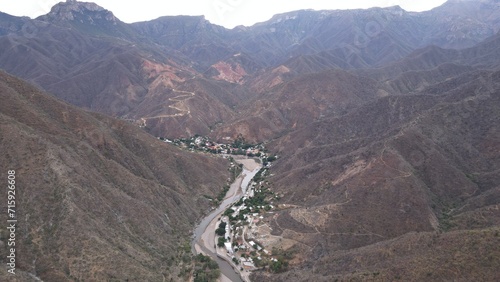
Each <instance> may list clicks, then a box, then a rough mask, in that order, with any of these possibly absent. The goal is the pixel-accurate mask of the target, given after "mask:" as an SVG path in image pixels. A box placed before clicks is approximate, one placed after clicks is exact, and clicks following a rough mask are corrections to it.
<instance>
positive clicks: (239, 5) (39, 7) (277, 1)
mask: <svg viewBox="0 0 500 282" xmlns="http://www.w3.org/2000/svg"><path fill="white" fill-rule="evenodd" d="M58 2H60V1H58V0H1V1H0V11H2V12H4V13H8V14H11V15H15V16H28V17H31V18H34V17H37V16H39V15H43V14H47V13H48V12H49V11H50V8H51V7H52V6H53V5H55V4H56V3H58ZM86 2H94V3H97V4H98V5H100V6H102V7H104V8H106V9H108V10H110V11H112V12H113V13H114V14H115V16H116V17H118V18H119V19H120V20H122V21H124V22H128V23H131V22H138V21H147V20H152V19H155V18H158V17H161V16H170V15H205V17H206V19H207V20H209V21H210V22H212V23H214V24H218V25H222V26H225V27H227V28H232V27H234V26H237V25H247V26H248V25H252V24H254V23H257V22H262V21H266V20H268V19H270V18H271V17H272V16H273V15H275V14H279V13H284V12H289V11H293V10H300V9H315V10H323V9H325V10H333V9H356V8H370V7H389V6H395V5H399V6H401V7H402V8H403V9H405V10H407V11H425V10H430V9H432V8H434V7H437V6H439V5H441V4H443V3H444V2H446V0H419V1H415V0H348V1H345V0H140V1H137V0H127V1H117V0H94V1H86Z"/></svg>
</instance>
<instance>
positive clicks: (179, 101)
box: [141, 89, 196, 126]
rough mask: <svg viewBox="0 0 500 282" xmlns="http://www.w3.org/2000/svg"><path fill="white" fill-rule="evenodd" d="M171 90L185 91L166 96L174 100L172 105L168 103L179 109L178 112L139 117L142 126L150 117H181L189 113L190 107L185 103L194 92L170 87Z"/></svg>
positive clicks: (170, 106) (145, 124)
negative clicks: (170, 96) (173, 95)
mask: <svg viewBox="0 0 500 282" xmlns="http://www.w3.org/2000/svg"><path fill="white" fill-rule="evenodd" d="M172 91H173V92H177V93H185V94H181V95H177V96H175V97H172V98H168V100H169V101H172V102H174V103H173V104H172V105H168V107H169V108H171V109H174V110H176V111H179V113H176V114H173V115H158V116H154V117H143V118H141V124H142V126H147V122H148V120H150V119H159V118H171V117H182V116H186V115H191V109H190V108H189V106H188V105H187V103H186V101H188V100H190V99H192V98H193V97H194V96H195V95H196V94H195V93H194V92H188V91H182V90H176V89H172Z"/></svg>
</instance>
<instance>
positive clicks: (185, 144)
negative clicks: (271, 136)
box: [158, 135, 275, 166]
mask: <svg viewBox="0 0 500 282" xmlns="http://www.w3.org/2000/svg"><path fill="white" fill-rule="evenodd" d="M158 139H159V140H161V141H163V142H165V143H170V144H173V145H175V146H177V147H181V148H184V149H187V150H189V151H193V152H194V151H201V152H207V153H212V154H222V155H224V156H227V157H229V156H230V155H236V156H247V157H250V158H253V157H255V158H259V159H261V160H262V161H263V164H264V166H265V165H266V164H267V163H268V162H267V159H270V161H269V162H271V161H273V160H275V157H273V156H269V155H268V153H267V150H266V149H265V147H264V145H262V144H248V143H246V142H245V139H244V138H242V137H238V138H236V140H234V141H233V142H232V143H230V144H225V143H217V142H214V141H211V140H210V138H209V137H206V136H199V135H195V136H193V137H190V138H179V139H174V140H170V139H167V138H164V137H158Z"/></svg>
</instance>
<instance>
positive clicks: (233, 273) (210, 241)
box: [193, 158, 261, 282]
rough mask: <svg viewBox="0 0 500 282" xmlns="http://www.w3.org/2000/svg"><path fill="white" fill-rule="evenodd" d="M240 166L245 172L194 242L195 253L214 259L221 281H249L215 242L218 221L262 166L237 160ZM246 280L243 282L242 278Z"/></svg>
mask: <svg viewBox="0 0 500 282" xmlns="http://www.w3.org/2000/svg"><path fill="white" fill-rule="evenodd" d="M235 161H236V162H237V163H239V164H242V165H243V168H244V169H243V172H242V173H241V174H240V176H238V177H237V178H236V179H235V181H234V182H233V183H232V184H231V186H230V189H229V191H228V192H227V194H226V196H225V197H224V200H223V201H222V203H221V204H220V206H219V207H218V208H217V209H216V210H214V211H212V212H211V213H210V214H209V215H208V216H206V217H205V218H204V219H203V220H202V221H201V222H200V224H199V225H198V226H197V227H196V229H195V234H194V240H193V252H194V253H195V254H198V253H202V254H204V255H208V256H210V257H212V259H214V260H215V261H216V262H217V264H218V265H219V268H220V270H221V278H220V279H219V281H223V282H227V281H233V282H239V281H249V280H248V275H249V273H246V272H245V271H244V272H243V273H241V272H240V270H239V268H238V266H236V265H234V263H233V262H232V261H231V258H229V257H228V256H227V255H226V254H225V253H223V252H222V253H221V252H220V251H219V250H218V249H217V248H216V246H215V245H216V242H215V239H216V237H215V229H216V228H217V222H218V219H219V218H220V217H221V216H222V214H223V213H224V211H225V210H226V209H227V208H228V207H229V206H230V205H231V204H233V203H235V202H237V201H238V200H239V199H240V198H241V197H242V196H243V193H244V191H246V189H247V186H248V184H249V183H250V182H251V179H252V178H253V177H254V176H255V174H256V173H257V172H258V171H259V170H260V168H261V166H260V165H259V164H258V163H257V161H256V160H254V159H247V158H245V159H239V158H238V159H235ZM241 277H243V279H244V280H242V278H241Z"/></svg>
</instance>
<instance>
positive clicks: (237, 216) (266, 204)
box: [158, 135, 288, 272]
mask: <svg viewBox="0 0 500 282" xmlns="http://www.w3.org/2000/svg"><path fill="white" fill-rule="evenodd" d="M158 139H159V140H161V141H163V142H166V143H170V144H173V145H175V146H178V147H180V148H183V149H186V150H189V151H192V152H203V153H210V154H217V155H222V156H223V157H224V158H228V159H229V160H230V161H231V167H230V171H231V172H232V174H233V178H235V177H236V176H237V175H238V174H239V173H240V172H241V169H242V165H239V166H238V165H237V164H236V162H235V161H234V159H233V157H235V158H236V156H241V157H248V158H255V159H258V160H259V161H260V163H261V164H262V168H261V169H260V170H259V171H258V172H257V174H256V175H255V176H254V178H253V179H252V180H251V181H250V183H249V185H248V187H247V189H246V190H245V191H243V192H244V194H243V196H242V197H241V198H240V199H239V200H238V201H237V202H235V203H233V204H232V205H231V206H230V207H229V208H228V209H226V210H225V212H224V213H223V214H222V215H221V216H220V217H219V219H218V221H217V223H216V229H215V241H214V248H216V252H217V255H218V256H219V257H220V258H222V259H224V260H226V261H228V262H230V263H232V264H233V267H234V268H236V269H239V270H240V271H253V270H258V269H267V270H269V271H271V272H280V271H283V270H284V269H286V267H287V265H288V261H287V259H286V258H284V257H283V256H281V255H277V254H273V250H268V249H266V248H265V247H264V245H263V244H262V242H260V241H259V239H258V233H257V230H258V225H259V223H260V222H261V221H262V220H263V219H264V216H265V215H266V214H267V215H269V214H273V213H274V212H273V209H275V206H274V201H276V200H279V196H278V195H276V194H275V193H274V192H272V191H271V190H270V184H269V182H268V181H267V180H266V177H267V176H268V175H269V168H270V167H271V165H272V162H273V161H275V160H276V159H277V156H275V155H269V154H268V152H267V150H266V149H265V147H264V145H262V144H248V143H246V142H245V140H244V139H243V138H241V137H240V138H237V139H236V140H235V141H233V142H232V143H230V144H224V143H217V142H214V141H212V140H210V138H208V137H204V136H199V135H195V136H193V137H190V138H179V139H174V140H170V139H167V138H163V137H158ZM232 180H234V179H231V181H229V182H232ZM228 190H229V185H226V186H225V187H224V189H223V190H221V192H220V193H219V195H218V196H217V197H216V198H215V199H211V200H212V201H213V203H214V205H216V206H217V205H218V204H219V203H220V202H221V201H222V199H223V198H224V196H225V195H226V192H227V191H228Z"/></svg>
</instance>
